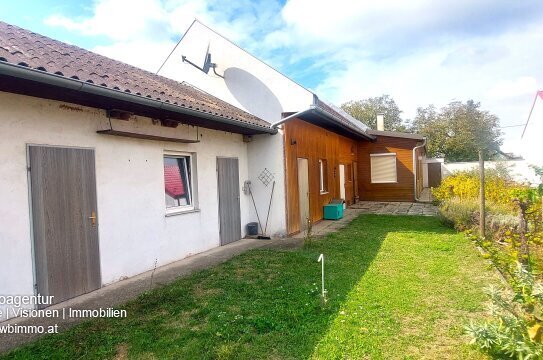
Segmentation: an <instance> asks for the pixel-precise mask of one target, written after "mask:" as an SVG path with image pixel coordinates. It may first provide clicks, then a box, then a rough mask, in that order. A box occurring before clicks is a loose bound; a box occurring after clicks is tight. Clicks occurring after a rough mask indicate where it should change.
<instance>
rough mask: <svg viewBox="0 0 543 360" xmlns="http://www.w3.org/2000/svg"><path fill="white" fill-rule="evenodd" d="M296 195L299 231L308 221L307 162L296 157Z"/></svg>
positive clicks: (303, 228) (302, 229)
mask: <svg viewBox="0 0 543 360" xmlns="http://www.w3.org/2000/svg"><path fill="white" fill-rule="evenodd" d="M298 195H299V198H300V231H305V230H306V229H307V226H308V221H309V216H310V215H309V164H308V161H307V159H304V158H298Z"/></svg>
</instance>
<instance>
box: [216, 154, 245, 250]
mask: <svg viewBox="0 0 543 360" xmlns="http://www.w3.org/2000/svg"><path fill="white" fill-rule="evenodd" d="M217 183H218V189H219V234H220V240H221V245H226V244H229V243H231V242H234V241H238V240H239V239H241V211H240V207H239V195H240V190H239V164H238V159H237V158H217Z"/></svg>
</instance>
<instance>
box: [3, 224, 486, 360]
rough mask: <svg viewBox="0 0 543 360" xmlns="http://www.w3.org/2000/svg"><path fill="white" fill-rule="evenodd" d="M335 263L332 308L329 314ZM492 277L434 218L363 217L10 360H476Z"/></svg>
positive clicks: (242, 259)
mask: <svg viewBox="0 0 543 360" xmlns="http://www.w3.org/2000/svg"><path fill="white" fill-rule="evenodd" d="M320 253H324V254H325V257H326V287H327V289H328V294H329V302H328V303H327V305H326V306H325V307H324V308H322V307H321V305H320V299H319V294H320V288H319V286H320V264H319V263H317V257H318V255H319V254H320ZM494 281H496V277H495V275H494V273H493V272H492V271H491V270H489V269H488V267H487V266H486V265H485V263H484V261H483V260H482V259H481V258H480V257H479V256H478V254H477V251H476V250H475V248H474V247H473V245H472V244H471V243H470V242H468V241H467V240H466V239H465V238H464V237H463V236H462V235H460V234H457V233H455V232H453V231H452V230H450V229H447V228H445V227H443V226H442V225H441V224H440V222H439V220H438V219H436V218H432V217H412V216H409V217H408V216H382V215H363V216H360V217H359V218H357V219H356V220H355V221H353V222H352V223H351V224H350V225H349V226H348V227H346V228H345V229H343V230H342V231H340V232H338V233H335V234H331V235H329V236H327V237H325V238H323V239H320V240H317V241H314V242H312V244H310V245H308V246H305V247H303V248H301V249H296V250H254V251H250V252H247V253H245V254H243V255H240V256H237V257H235V258H234V259H232V260H230V261H228V262H226V263H224V264H221V265H219V266H216V267H214V268H211V269H209V270H205V271H202V272H199V273H196V274H193V275H191V276H189V277H186V278H183V279H179V280H177V281H176V282H174V283H172V284H170V285H167V286H164V287H162V288H159V289H156V290H153V291H151V292H149V293H146V294H144V295H142V296H140V297H139V298H137V299H136V300H134V301H132V302H130V303H128V304H126V305H125V306H124V308H125V309H126V310H127V311H128V317H127V318H126V319H120V320H119V319H99V320H93V321H89V322H86V323H83V324H81V325H79V326H77V327H75V328H73V329H71V330H68V331H66V332H64V333H62V334H58V335H53V336H48V337H45V338H42V339H40V340H38V341H37V342H35V343H33V344H30V345H27V346H25V347H22V348H19V349H17V350H15V351H13V352H11V353H9V354H7V355H6V356H5V358H6V359H30V358H38V359H40V358H43V359H46V358H47V359H50V358H55V359H79V358H83V359H103V358H118V359H123V358H130V359H132V358H135V359H155V358H158V359H166V358H179V359H259V358H260V359H307V358H314V359H393V358H402V359H421V358H427V359H435V358H440V359H470V358H473V359H478V358H484V356H483V355H482V354H480V353H478V352H477V350H475V349H473V348H471V347H470V346H468V345H467V344H466V341H467V338H466V337H465V336H464V335H463V334H462V327H463V325H464V324H465V323H466V322H467V321H469V319H473V318H477V317H481V316H483V303H484V301H485V296H484V295H483V292H482V288H483V287H484V286H485V284H487V283H489V282H494Z"/></svg>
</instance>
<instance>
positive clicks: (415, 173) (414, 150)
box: [413, 138, 426, 202]
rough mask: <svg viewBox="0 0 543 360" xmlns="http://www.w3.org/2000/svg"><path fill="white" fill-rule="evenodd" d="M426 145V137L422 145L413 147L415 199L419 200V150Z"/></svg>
mask: <svg viewBox="0 0 543 360" xmlns="http://www.w3.org/2000/svg"><path fill="white" fill-rule="evenodd" d="M425 146H426V138H424V140H423V141H422V144H421V145H418V146H415V147H414V148H413V178H414V180H415V181H414V182H413V184H414V188H413V194H414V195H415V201H417V202H419V201H420V198H419V197H418V196H417V170H418V169H417V160H418V159H417V150H418V149H420V148H422V147H425Z"/></svg>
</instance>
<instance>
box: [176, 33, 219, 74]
mask: <svg viewBox="0 0 543 360" xmlns="http://www.w3.org/2000/svg"><path fill="white" fill-rule="evenodd" d="M181 60H182V61H183V62H186V63H188V64H190V65H192V66H194V67H195V68H196V69H198V70H200V71H201V72H203V73H206V74H209V69H213V73H214V74H215V75H217V76H218V77H221V78H223V79H224V76H222V75H219V74H217V71H216V70H215V68H216V67H217V64H215V63H213V62H211V53H210V52H209V42H208V43H207V50H206V55H205V57H204V65H203V66H202V67H200V66H198V65H196V64H195V63H193V62H192V61H190V60H189V59H187V57H186V56H185V55H181Z"/></svg>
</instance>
